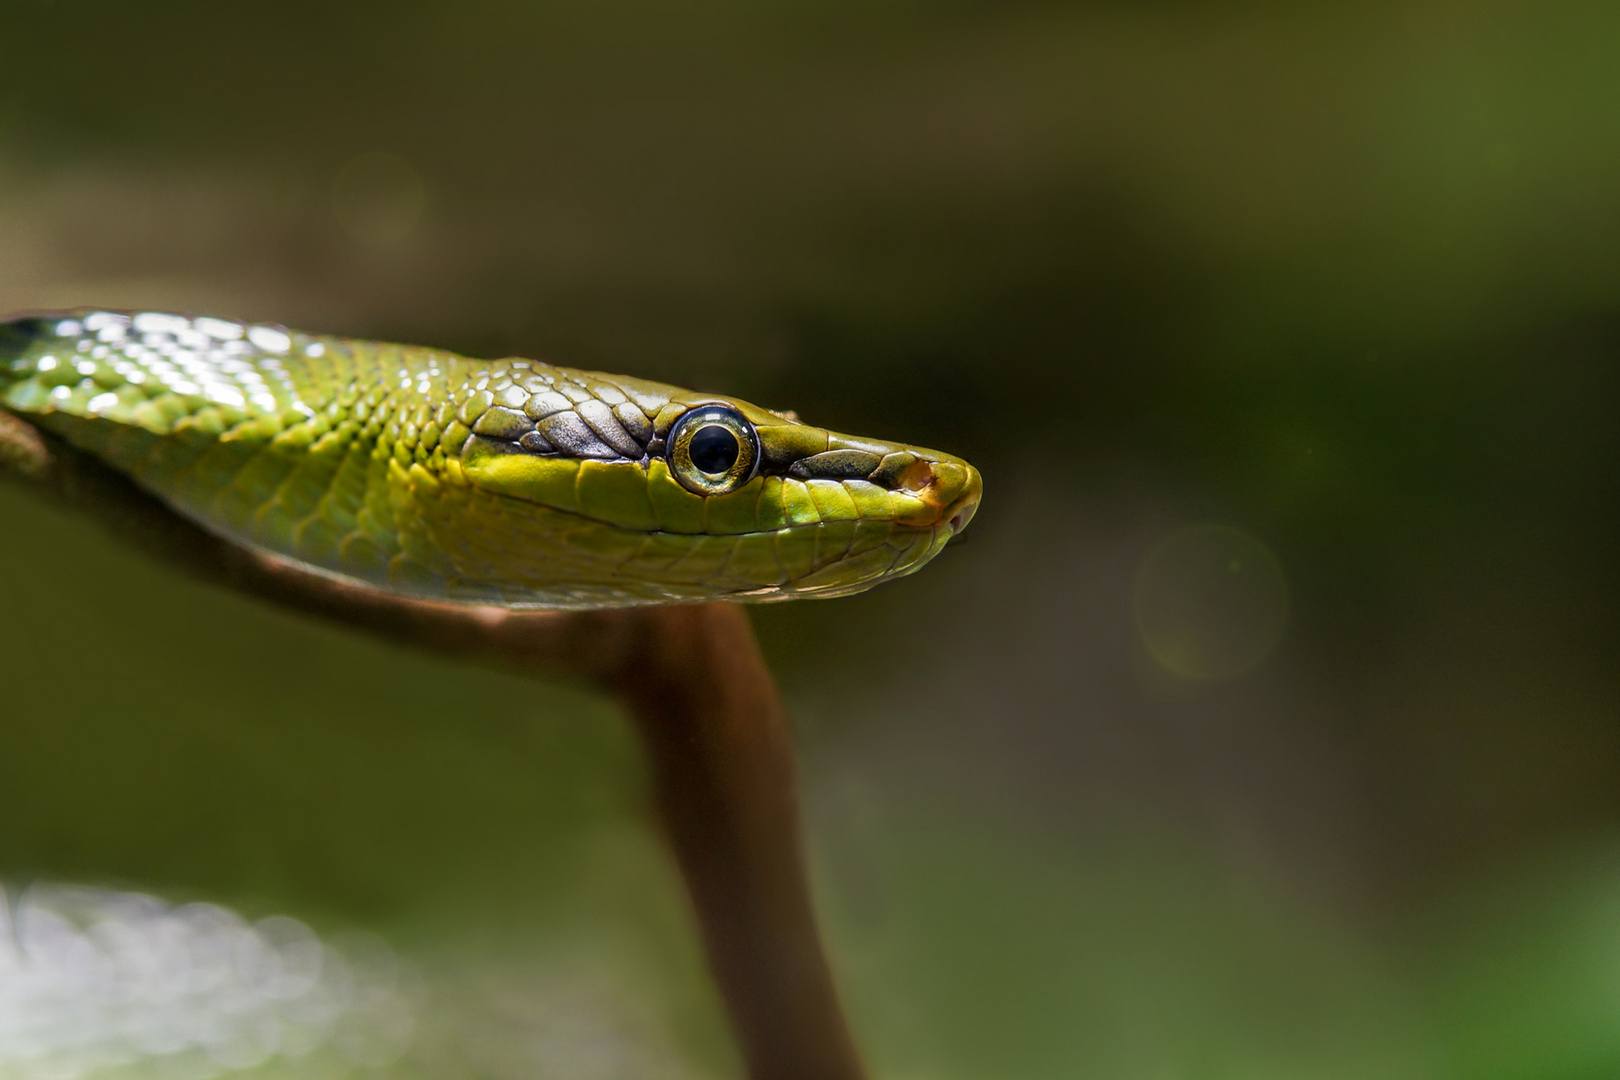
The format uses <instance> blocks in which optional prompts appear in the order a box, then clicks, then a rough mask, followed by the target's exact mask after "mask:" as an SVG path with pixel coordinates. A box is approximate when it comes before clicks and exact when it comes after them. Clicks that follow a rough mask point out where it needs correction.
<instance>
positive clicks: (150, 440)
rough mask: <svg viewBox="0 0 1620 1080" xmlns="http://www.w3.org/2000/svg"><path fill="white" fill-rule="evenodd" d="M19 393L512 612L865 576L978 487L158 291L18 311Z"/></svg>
mask: <svg viewBox="0 0 1620 1080" xmlns="http://www.w3.org/2000/svg"><path fill="white" fill-rule="evenodd" d="M0 410H4V411H5V412H8V413H10V414H12V415H13V416H15V417H16V418H18V419H20V420H22V421H24V422H26V423H29V424H32V425H34V426H36V427H38V428H40V429H42V430H44V431H46V432H48V433H49V434H50V435H51V436H54V437H57V438H60V439H62V440H65V441H66V442H67V443H69V444H71V445H72V446H73V447H76V448H77V449H78V450H80V451H83V452H85V453H88V454H90V455H91V456H93V457H95V458H97V459H99V460H100V461H101V462H103V463H104V464H105V465H107V466H108V467H110V468H112V469H113V470H115V471H117V472H119V473H121V474H124V475H125V476H127V477H128V478H129V479H130V480H132V481H133V482H134V483H135V484H136V485H138V486H139V487H140V488H142V489H144V490H145V491H146V492H148V493H149V494H151V495H152V496H155V497H156V498H158V499H159V500H161V501H162V502H163V503H165V504H167V505H168V506H169V507H170V508H172V509H173V510H174V511H176V512H178V513H179V514H181V515H182V516H184V517H185V518H188V519H190V520H191V521H193V522H194V523H196V524H197V525H199V526H201V527H203V528H205V529H207V530H208V531H210V532H212V533H214V534H216V535H218V536H221V537H223V538H224V539H226V540H228V541H230V542H233V543H236V544H239V545H243V546H246V547H248V548H250V549H253V550H255V551H257V552H261V553H265V554H267V555H269V556H271V557H274V558H278V559H281V560H285V561H288V562H291V563H293V564H295V565H297V566H299V567H301V568H303V569H306V570H309V571H311V572H313V573H316V574H319V575H324V576H326V577H330V578H336V579H340V580H343V581H347V582H350V583H360V584H362V585H366V586H370V587H373V588H378V589H382V590H386V591H388V592H391V593H395V594H400V595H404V596H408V597H414V598H424V599H431V600H445V601H456V602H464V603H469V604H493V605H498V606H501V607H506V608H517V609H560V610H582V609H595V608H611V607H629V606H638V605H647V604H671V603H702V602H707V601H715V600H727V601H740V602H769V601H777V600H787V599H794V598H801V597H808V598H816V597H833V596H844V595H849V594H852V593H857V592H861V591H863V590H865V589H868V588H871V587H872V586H874V585H878V584H880V583H883V582H886V581H889V580H892V579H895V578H898V577H901V576H904V575H907V574H910V573H913V572H915V571H916V570H918V569H920V568H921V567H922V566H923V565H924V564H926V563H927V562H928V561H929V560H931V559H932V558H934V556H936V555H937V554H939V552H940V551H941V549H943V548H944V546H945V545H946V544H947V543H949V542H950V541H951V540H952V539H953V538H954V537H956V536H958V535H960V534H961V532H962V530H963V529H964V528H966V526H967V524H968V522H969V521H970V520H971V519H972V518H973V516H974V513H975V511H976V510H977V508H978V505H979V501H980V496H981V493H982V488H983V484H982V480H981V477H980V475H979V472H978V470H977V469H975V468H974V467H973V466H971V465H969V464H968V463H967V462H966V461H964V460H962V459H961V458H957V457H953V456H951V455H949V454H945V453H942V452H939V451H935V450H928V449H924V448H922V447H917V446H911V445H907V444H904V443H899V442H888V441H883V440H878V439H869V438H860V437H855V436H850V435H843V434H839V433H837V432H834V431H830V430H827V429H824V428H820V427H816V426H814V425H811V424H807V423H803V422H801V421H800V420H799V418H798V417H797V415H795V414H794V413H792V412H788V411H773V410H770V409H765V408H761V407H759V406H756V405H752V404H750V403H748V402H746V401H743V400H740V399H738V398H735V397H730V396H726V395H721V394H709V393H699V392H694V391H689V390H683V389H681V388H679V387H675V386H670V385H666V384H663V383H659V382H653V381H648V380H644V379H639V378H632V377H628V376H622V375H611V374H606V373H603V372H597V371H586V370H579V369H574V368H567V367H559V366H555V365H552V364H550V363H545V362H542V361H538V360H528V359H522V358H516V357H513V358H506V359H500V360H478V359H472V358H469V357H465V356H461V355H458V354H455V353H453V352H449V351H445V350H441V349H435V348H429V347H422V346H410V345H396V344H389V343H384V342H375V341H363V340H355V339H350V338H346V337H340V336H333V335H322V334H308V333H301V332H297V331H293V330H289V329H287V328H286V327H283V326H279V325H274V324H269V323H250V322H243V321H237V320H232V319H223V318H210V317H195V316H191V315H182V314H174V313H167V312H155V311H137V312H132V311H112V310H91V309H76V310H67V311H59V312H52V313H46V314H31V315H28V316H25V317H19V318H13V319H11V320H9V321H5V322H0Z"/></svg>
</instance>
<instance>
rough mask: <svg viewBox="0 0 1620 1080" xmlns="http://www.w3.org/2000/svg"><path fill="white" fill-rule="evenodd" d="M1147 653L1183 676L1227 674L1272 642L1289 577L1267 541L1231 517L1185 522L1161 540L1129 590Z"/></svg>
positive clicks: (1261, 655) (1248, 664) (1253, 660)
mask: <svg viewBox="0 0 1620 1080" xmlns="http://www.w3.org/2000/svg"><path fill="white" fill-rule="evenodd" d="M1131 607H1132V615H1133V616H1134V617H1135V620H1136V628H1137V632H1138V633H1140V634H1141V637H1142V643H1143V644H1144V645H1145V646H1146V647H1147V650H1148V653H1149V654H1150V655H1151V656H1152V657H1153V659H1154V660H1155V661H1157V662H1158V663H1159V664H1160V665H1161V666H1162V667H1164V668H1165V669H1166V670H1167V671H1169V672H1170V673H1171V674H1173V675H1176V676H1178V677H1180V678H1183V679H1197V680H1215V679H1230V678H1233V677H1235V676H1237V675H1241V674H1243V673H1244V672H1246V671H1249V670H1251V669H1252V668H1254V667H1255V665H1257V664H1259V663H1260V661H1262V660H1264V659H1265V658H1266V656H1267V655H1268V654H1269V653H1270V652H1271V650H1272V649H1274V648H1275V647H1276V645H1277V642H1278V640H1279V639H1280V638H1281V637H1282V632H1283V626H1284V624H1285V623H1286V622H1287V619H1288V582H1287V579H1286V578H1285V576H1284V574H1283V568H1282V564H1281V563H1279V562H1278V561H1277V557H1276V556H1275V555H1273V554H1272V553H1271V549H1270V548H1268V547H1266V545H1265V544H1264V543H1263V542H1261V540H1260V539H1259V538H1258V537H1256V536H1254V535H1253V534H1251V533H1248V532H1245V531H1243V530H1242V529H1238V528H1233V527H1232V526H1230V525H1217V524H1213V523H1202V524H1197V525H1187V526H1184V527H1182V528H1179V529H1176V530H1175V531H1173V532H1171V533H1170V534H1169V535H1168V536H1166V537H1165V538H1164V539H1162V540H1161V541H1159V543H1158V544H1157V545H1155V546H1154V548H1153V550H1152V551H1151V552H1149V554H1148V557H1147V559H1146V560H1144V561H1143V563H1142V569H1141V571H1140V572H1139V573H1138V574H1137V577H1136V587H1135V590H1134V591H1133V593H1132V596H1131Z"/></svg>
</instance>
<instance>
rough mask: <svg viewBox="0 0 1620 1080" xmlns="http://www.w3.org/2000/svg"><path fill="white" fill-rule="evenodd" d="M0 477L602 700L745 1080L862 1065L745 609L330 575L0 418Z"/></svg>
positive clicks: (846, 1079) (336, 616)
mask: <svg viewBox="0 0 1620 1080" xmlns="http://www.w3.org/2000/svg"><path fill="white" fill-rule="evenodd" d="M0 472H4V473H8V474H9V475H11V476H12V477H14V478H19V479H22V480H24V481H26V482H27V483H28V484H29V485H30V486H31V487H33V488H35V489H36V490H39V491H41V492H43V493H45V494H47V495H49V496H51V497H53V498H54V499H55V500H56V501H58V502H61V503H64V504H66V505H69V506H72V507H74V508H76V509H80V510H84V511H88V512H90V513H91V514H92V515H93V516H95V517H97V518H98V519H100V520H101V521H102V522H103V523H104V524H106V525H107V526H109V527H110V528H111V529H112V530H113V531H114V532H115V533H116V534H117V535H118V536H120V537H121V538H125V539H128V540H131V541H133V542H134V543H136V544H138V545H139V546H141V547H143V548H145V549H147V550H148V551H150V552H152V553H154V554H156V555H158V556H160V557H162V558H164V559H166V560H168V561H171V562H174V563H176V564H177V565H179V566H181V567H182V568H184V569H185V570H186V571H188V572H189V573H192V574H194V575H197V576H200V577H203V578H205V579H207V580H210V581H214V582H216V583H220V584H224V585H227V586H229V587H231V588H234V589H237V590H240V591H242V592H246V593H250V594H252V595H254V596H257V597H261V598H263V599H266V600H270V601H272V602H274V603H277V604H280V605H283V606H285V607H289V608H292V609H295V610H298V611H303V612H307V613H310V614H314V615H317V616H320V617H322V618H325V619H329V620H332V621H335V622H339V623H342V624H344V625H347V626H351V627H354V628H356V629H360V630H364V631H366V632H369V633H373V634H378V635H381V636H383V637H386V638H389V639H391V640H393V641H397V642H402V643H405V644H408V645H411V646H414V647H418V648H423V649H427V650H430V651H433V652H436V653H440V654H445V655H450V656H456V657H460V658H462V659H466V660H470V661H474V662H477V663H480V664H486V665H497V666H501V667H507V668H516V669H519V670H522V671H525V672H528V673H531V674H534V675H539V676H542V677H558V676H561V677H569V678H576V679H584V680H586V681H588V682H590V683H592V684H594V685H596V686H597V687H599V688H601V689H602V690H604V691H605V692H607V693H609V694H612V695H613V696H614V697H616V698H617V699H618V700H619V701H620V702H622V703H623V704H624V706H625V708H626V709H627V711H628V712H629V714H630V716H631V718H632V719H633V721H634V722H635V726H636V729H637V731H638V732H639V733H640V736H641V739H642V742H643V744H644V745H645V746H646V748H647V753H648V755H649V757H650V759H651V764H652V777H653V789H654V798H655V801H656V804H657V807H658V811H659V816H660V819H661V821H662V822H663V826H664V831H665V834H666V836H667V838H668V840H669V843H670V846H671V848H672V849H673V852H674V854H675V858H676V861H677V863H678V864H679V866H680V869H681V873H682V876H683V877H684V879H685V881H686V887H687V890H688V893H689V895H690V897H691V899H692V905H693V908H694V910H695V912H696V915H697V920H698V924H699V927H700V929H701V932H702V936H703V942H704V946H705V949H706V952H707V955H708V958H709V965H710V968H711V970H712V971H713V973H714V976H715V978H716V980H717V982H718V983H719V986H720V991H721V994H722V996H723V997H724V999H725V1001H726V1005H727V1008H728V1009H729V1011H730V1014H731V1018H732V1022H733V1025H734V1027H735V1029H736V1033H737V1037H738V1040H739V1042H740V1043H741V1045H742V1050H743V1055H744V1057H745V1059H746V1060H747V1063H748V1074H749V1076H750V1077H751V1078H753V1080H862V1078H863V1077H864V1076H865V1071H864V1069H863V1068H862V1066H861V1064H860V1059H859V1056H858V1054H857V1052H856V1049H855V1045H854V1042H853V1040H852V1039H851V1038H850V1034H849V1030H848V1027H847V1026H846V1024H845V1022H844V1017H843V1014H842V1012H841V1010H840V1008H839V1005H838V999H837V995H836V992H835V989H834V986H833V981H832V975H831V972H830V971H829V969H828V967H827V962H826V959H825V956H824V955H823V953H822V948H821V941H820V936H819V934H818V932H817V928H816V922H815V914H814V911H813V910H812V907H811V902H810V892H809V883H808V879H807V875H806V872H805V862H804V852H803V846H802V840H801V829H800V822H799V797H798V786H797V777H796V770H795V766H794V757H793V743H792V738H791V735H790V733H789V731H788V727H787V721H786V717H785V716H784V714H783V711H782V705H781V701H780V698H779V697H778V695H777V691H776V685H775V682H774V681H773V680H772V678H771V675H770V671H769V670H768V669H767V668H766V666H765V662H764V658H763V657H762V656H761V655H760V651H759V645H758V643H757V641H756V640H755V638H754V632H753V628H752V626H751V624H750V623H749V621H748V617H747V614H746V613H745V612H744V610H743V609H742V608H740V607H738V606H736V605H733V604H703V605H694V606H687V607H652V608H626V609H620V610H610V611H593V612H578V613H566V614H565V613H552V612H514V611H505V610H502V609H498V608H489V607H470V606H466V605H459V604H449V603H430V602H425V601H418V600H410V599H405V598H402V597H397V596H391V595H388V594H385V593H381V592H378V591H375V590H372V589H368V588H365V587H362V586H357V585H348V584H344V583H341V582H335V581H333V580H331V579H328V578H324V577H321V576H319V575H316V574H311V573H309V572H307V571H304V570H301V569H299V568H298V567H297V566H296V565H294V564H291V563H288V562H286V561H283V560H280V559H276V558H272V557H267V556H264V555H262V554H258V553H255V552H251V551H248V550H246V549H244V548H241V547H238V546H236V545H234V544H231V543H229V542H226V541H224V540H221V539H220V538H218V537H216V536H214V535H213V534H212V533H209V532H207V531H206V530H204V529H201V528H199V527H198V526H196V525H194V524H192V523H191V522H189V521H187V520H186V519H184V518H181V517H180V516H179V515H177V514H175V513H173V512H172V511H171V510H169V509H168V508H167V507H166V506H165V505H164V504H162V503H161V502H159V501H158V500H157V499H155V498H153V497H152V496H150V495H148V494H146V493H145V492H143V491H141V490H140V489H138V488H137V487H135V486H134V485H133V484H132V483H131V482H129V481H128V480H127V479H126V478H125V477H124V476H122V475H121V474H119V473H116V472H114V471H113V470H111V469H108V468H107V467H106V466H104V465H102V464H101V463H100V462H98V461H96V460H95V459H93V458H91V457H89V456H88V455H85V454H82V453H79V452H78V451H75V450H73V449H72V448H71V447H68V446H66V445H65V444H63V443H61V442H59V441H57V440H54V439H51V438H49V437H44V438H42V437H41V436H40V434H39V433H38V432H37V431H36V430H35V429H33V428H32V427H30V426H29V425H27V424H25V423H23V422H22V421H19V420H17V419H16V418H15V417H11V416H9V415H8V414H5V413H3V412H0Z"/></svg>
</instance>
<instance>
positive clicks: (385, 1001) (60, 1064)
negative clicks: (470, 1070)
mask: <svg viewBox="0 0 1620 1080" xmlns="http://www.w3.org/2000/svg"><path fill="white" fill-rule="evenodd" d="M3 900H4V894H0V901H3ZM414 1029H415V1010H414V1008H413V1006H412V995H411V994H409V993H407V992H406V991H405V989H404V988H403V986H402V984H401V977H400V968H399V963H398V961H397V960H396V958H395V957H394V954H393V952H392V951H391V950H389V948H388V947H387V946H386V945H385V944H384V943H382V942H381V941H380V940H377V939H374V938H364V939H360V938H357V939H355V940H354V941H353V942H352V943H350V944H349V945H347V946H346V947H344V948H342V949H338V948H334V947H333V946H332V945H330V944H326V943H323V942H321V941H320V940H319V939H318V938H317V937H316V936H315V935H314V934H313V933H312V932H311V931H310V930H309V928H308V927H306V926H304V925H303V924H302V923H300V922H298V921H297V920H294V919H290V918H287V917H285V916H279V915H278V916H272V917H270V918H267V919H261V920H260V921H258V922H257V923H248V922H246V921H244V920H243V919H242V918H241V917H240V916H238V915H237V914H235V913H234V912H232V911H229V910H227V909H225V908H223V907H219V906H216V905H214V904H187V905H185V906H182V907H171V906H169V905H167V904H165V903H163V902H162V901H159V900H156V899H153V898H152V897H149V896H142V895H139V894H135V893H117V892H109V891H103V890H97V889H81V888H62V887H42V886H36V887H34V888H31V889H29V890H28V891H26V892H25V893H23V895H22V897H21V899H20V901H19V902H18V904H17V905H16V908H15V909H14V910H12V909H11V908H10V907H9V905H7V904H6V903H4V902H0V1077H5V1078H6V1080H75V1078H77V1077H81V1076H87V1075H89V1074H92V1073H94V1074H97V1075H103V1076H120V1075H132V1076H133V1075H140V1076H142V1077H147V1076H159V1077H171V1076H172V1077H177V1078H184V1080H208V1078H210V1077H215V1076H220V1075H224V1074H229V1073H231V1072H235V1071H239V1070H246V1069H254V1068H257V1067H259V1066H261V1065H265V1064H267V1063H270V1062H272V1059H277V1058H279V1059H283V1060H285V1061H287V1062H289V1063H292V1062H297V1063H298V1064H299V1066H300V1067H299V1069H298V1072H300V1073H306V1072H307V1073H308V1074H310V1075H323V1076H324V1075H337V1074H341V1073H344V1072H347V1071H349V1070H350V1069H352V1068H355V1067H360V1068H381V1067H384V1066H387V1065H389V1064H391V1063H392V1062H394V1061H395V1060H397V1059H398V1058H399V1057H400V1055H402V1054H403V1053H404V1052H405V1050H406V1049H407V1048H408V1046H409V1044H410V1042H411V1036H412V1034H413V1032H414Z"/></svg>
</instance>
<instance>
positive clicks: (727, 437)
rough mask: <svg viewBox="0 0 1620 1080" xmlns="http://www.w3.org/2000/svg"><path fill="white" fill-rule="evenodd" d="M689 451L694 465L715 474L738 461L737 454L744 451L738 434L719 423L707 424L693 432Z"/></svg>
mask: <svg viewBox="0 0 1620 1080" xmlns="http://www.w3.org/2000/svg"><path fill="white" fill-rule="evenodd" d="M688 452H689V453H690V454H691V457H692V464H693V465H696V466H697V467H698V468H699V469H700V470H702V471H703V472H706V473H709V474H710V475H715V474H718V473H723V472H725V471H726V470H727V469H730V468H731V467H732V466H733V465H735V464H736V463H737V455H738V454H740V453H741V452H742V447H741V446H739V445H738V443H737V436H736V435H734V434H732V433H731V432H730V431H729V430H727V429H726V428H723V427H721V426H720V425H719V424H706V425H704V426H703V427H700V428H698V429H697V430H696V431H695V432H693V433H692V442H691V444H690V450H689V451H688Z"/></svg>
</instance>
